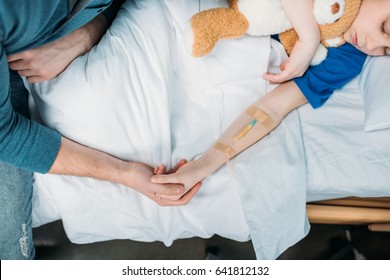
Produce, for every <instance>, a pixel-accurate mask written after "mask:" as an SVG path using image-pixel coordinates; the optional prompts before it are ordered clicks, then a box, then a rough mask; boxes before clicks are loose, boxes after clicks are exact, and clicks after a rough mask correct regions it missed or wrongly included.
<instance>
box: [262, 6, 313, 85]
mask: <svg viewBox="0 0 390 280" xmlns="http://www.w3.org/2000/svg"><path fill="white" fill-rule="evenodd" d="M280 1H281V3H282V6H283V10H284V12H285V13H286V15H287V17H288V19H289V20H290V22H291V24H292V26H293V28H294V29H295V31H296V32H297V34H298V37H299V40H298V41H297V43H296V44H295V46H294V48H293V50H292V52H291V55H290V57H289V58H288V59H287V60H286V61H285V62H283V64H282V67H281V70H282V72H281V73H280V74H269V73H268V74H265V75H264V78H265V79H266V80H268V81H270V82H274V83H281V82H284V81H288V80H291V79H292V78H295V77H300V76H302V75H303V74H304V73H305V71H306V70H307V68H308V67H309V65H310V62H311V60H312V58H313V56H314V55H315V53H316V51H317V48H318V45H319V42H320V30H319V27H318V24H317V21H316V19H315V17H314V14H313V0H280Z"/></svg>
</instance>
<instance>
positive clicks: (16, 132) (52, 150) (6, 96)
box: [0, 45, 61, 173]
mask: <svg viewBox="0 0 390 280" xmlns="http://www.w3.org/2000/svg"><path fill="white" fill-rule="evenodd" d="M9 79H10V77H9V69H8V62H7V58H6V53H5V51H4V48H3V46H2V45H0V80H1V82H0V84H1V87H0V161H2V162H5V163H8V164H10V165H14V166H16V167H19V168H23V169H26V170H30V171H33V172H39V173H46V172H48V171H49V169H50V168H51V166H52V164H53V162H54V160H55V158H56V157H57V153H58V150H59V147H60V144H61V135H60V134H59V133H58V132H56V131H54V130H52V129H50V128H47V127H44V126H42V125H40V124H38V123H36V122H34V121H31V120H29V119H28V118H26V117H24V116H22V115H19V114H18V113H16V112H15V111H14V109H13V107H12V105H11V99H10V80H9Z"/></svg>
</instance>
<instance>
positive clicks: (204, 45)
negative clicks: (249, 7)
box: [186, 8, 249, 57]
mask: <svg viewBox="0 0 390 280" xmlns="http://www.w3.org/2000/svg"><path fill="white" fill-rule="evenodd" d="M190 26H191V28H190V31H191V33H192V38H187V39H186V40H187V41H188V42H191V41H192V55H193V56H195V57H198V56H203V55H206V54H208V53H209V52H210V51H211V50H212V49H213V48H214V46H215V45H216V44H217V42H218V41H219V40H220V39H229V38H238V37H241V36H243V35H245V33H246V30H247V29H248V26H249V24H248V21H247V20H246V18H245V17H244V15H243V14H241V13H240V12H238V11H237V10H234V9H230V8H215V9H210V10H205V11H202V12H199V13H197V14H195V15H194V16H193V17H192V18H191V21H190ZM191 39H192V40H191ZM188 42H186V43H187V44H188Z"/></svg>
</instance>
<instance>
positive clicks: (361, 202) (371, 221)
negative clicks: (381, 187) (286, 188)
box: [306, 197, 390, 231]
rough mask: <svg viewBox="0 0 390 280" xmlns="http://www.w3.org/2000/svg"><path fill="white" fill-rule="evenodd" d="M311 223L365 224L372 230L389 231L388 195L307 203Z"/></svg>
mask: <svg viewBox="0 0 390 280" xmlns="http://www.w3.org/2000/svg"><path fill="white" fill-rule="evenodd" d="M306 209H307V214H308V217H309V220H310V222H311V223H313V224H345V225H367V226H368V228H369V229H370V230H372V231H390V197H381V198H357V197H348V198H342V199H332V200H323V201H316V202H310V203H307V207H306Z"/></svg>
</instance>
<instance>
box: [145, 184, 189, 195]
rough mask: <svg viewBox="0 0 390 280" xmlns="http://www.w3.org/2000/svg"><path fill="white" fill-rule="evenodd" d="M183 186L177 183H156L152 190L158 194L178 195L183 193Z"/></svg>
mask: <svg viewBox="0 0 390 280" xmlns="http://www.w3.org/2000/svg"><path fill="white" fill-rule="evenodd" d="M184 190H185V189H184V186H183V185H179V184H165V185H163V184H156V185H154V186H153V192H155V193H156V194H159V195H180V194H183V193H184Z"/></svg>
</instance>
